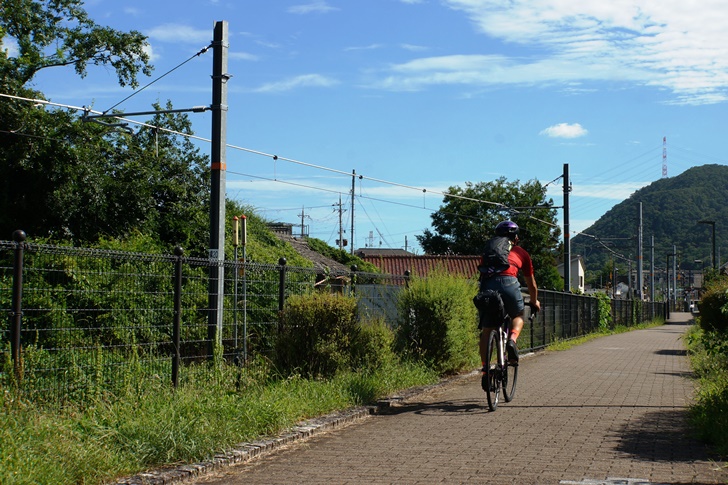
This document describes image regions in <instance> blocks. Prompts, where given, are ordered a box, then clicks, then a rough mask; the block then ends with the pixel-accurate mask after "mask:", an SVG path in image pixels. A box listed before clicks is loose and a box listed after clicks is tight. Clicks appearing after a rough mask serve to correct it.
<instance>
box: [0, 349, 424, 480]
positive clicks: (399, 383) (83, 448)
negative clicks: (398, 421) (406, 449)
mask: <svg viewBox="0 0 728 485" xmlns="http://www.w3.org/2000/svg"><path fill="white" fill-rule="evenodd" d="M195 371H196V372H199V373H200V374H201V375H205V374H209V368H207V365H206V364H201V365H199V368H198V369H196V370H191V372H195ZM223 374H225V375H227V376H229V378H228V379H227V380H219V381H217V382H213V383H211V382H210V381H209V380H206V379H204V378H200V379H189V380H187V381H186V383H185V385H183V386H181V387H180V388H178V389H177V390H176V391H173V390H172V389H171V388H169V387H168V386H167V385H165V384H163V383H161V382H160V381H159V380H158V379H145V380H144V381H143V382H139V383H137V384H138V385H135V386H133V387H132V386H129V387H128V388H127V389H126V390H125V391H123V392H120V393H118V394H117V395H115V396H113V397H111V396H109V397H106V398H105V397H103V396H102V397H99V398H98V399H97V400H96V401H95V402H93V403H92V404H91V405H88V406H86V407H84V408H73V407H68V408H64V409H62V410H58V408H46V409H43V408H40V409H39V408H38V407H37V405H36V404H33V405H30V404H28V403H26V402H23V401H19V400H17V399H14V398H13V397H12V394H11V393H10V392H5V393H4V395H2V396H1V397H0V400H1V401H0V405H1V406H2V411H1V412H0V443H2V447H0V477H2V483H3V484H6V485H15V484H31V483H33V484H37V483H49V484H50V483H53V484H77V483H79V484H96V483H102V482H103V481H108V480H111V479H112V478H114V477H119V476H125V475H131V474H134V473H137V472H140V471H143V470H145V469H148V468H151V467H154V466H159V465H162V464H168V463H175V462H196V461H202V460H205V459H208V458H210V457H211V456H212V455H213V454H215V453H217V452H220V451H223V450H226V449H230V448H232V447H234V446H235V445H236V444H239V443H241V442H245V441H249V440H252V439H255V438H258V437H260V436H265V435H271V434H275V433H277V432H280V431H282V430H283V429H285V428H287V427H290V426H292V425H294V424H295V423H297V422H299V421H301V420H303V419H306V418H310V417H313V416H319V415H322V414H325V413H328V412H331V411H334V410H337V409H343V408H347V407H351V406H354V405H360V404H363V403H368V402H372V400H374V399H376V398H379V397H383V396H385V395H387V394H390V393H392V392H394V391H396V390H399V389H403V388H406V387H410V386H416V385H422V384H427V383H432V382H435V381H436V379H437V375H436V373H434V372H433V371H432V370H428V369H427V368H425V367H424V366H422V365H417V364H413V363H399V362H397V361H390V362H387V363H384V364H383V365H382V366H380V367H379V368H378V369H376V370H372V371H368V372H358V373H356V372H348V371H347V372H341V373H339V374H337V375H336V376H335V377H334V378H332V379H331V380H328V381H324V380H310V379H304V378H302V377H300V376H293V377H288V378H285V379H282V378H278V377H277V376H276V375H275V373H274V372H273V371H272V370H271V369H270V367H269V366H268V365H266V364H265V363H262V362H258V363H255V364H252V365H251V366H250V367H248V368H238V367H234V366H230V367H229V368H226V369H224V372H223Z"/></svg>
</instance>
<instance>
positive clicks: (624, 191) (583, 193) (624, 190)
mask: <svg viewBox="0 0 728 485" xmlns="http://www.w3.org/2000/svg"><path fill="white" fill-rule="evenodd" d="M651 183H652V182H622V183H614V184H578V183H575V184H574V185H573V186H572V188H571V189H572V191H571V195H572V196H573V197H585V198H590V199H606V200H619V201H622V200H627V199H629V197H630V196H631V195H632V194H634V193H635V192H637V191H638V190H639V189H641V188H643V187H646V186H648V185H650V184H651Z"/></svg>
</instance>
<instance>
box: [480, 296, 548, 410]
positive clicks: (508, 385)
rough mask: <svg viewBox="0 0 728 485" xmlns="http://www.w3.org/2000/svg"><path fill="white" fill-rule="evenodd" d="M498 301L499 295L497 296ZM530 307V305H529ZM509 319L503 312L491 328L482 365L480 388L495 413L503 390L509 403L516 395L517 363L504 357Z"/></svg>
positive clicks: (531, 319) (532, 314)
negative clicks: (495, 325) (497, 323)
mask: <svg viewBox="0 0 728 485" xmlns="http://www.w3.org/2000/svg"><path fill="white" fill-rule="evenodd" d="M498 298H499V299H500V295H498ZM529 306H530V305H529ZM535 314H536V313H535V312H534V311H533V307H531V314H530V315H529V321H530V322H531V324H533V318H534V316H535ZM510 322H511V318H510V317H509V316H508V315H507V314H506V313H505V312H503V316H502V318H500V324H499V325H498V326H497V327H495V328H493V330H492V331H491V332H490V337H489V338H488V346H487V351H486V362H484V363H483V370H484V372H483V376H482V378H481V387H482V388H483V390H484V391H485V393H486V396H487V397H488V408H489V409H490V410H491V411H495V410H496V409H497V408H498V402H499V399H500V392H501V390H503V398H504V399H505V401H506V402H511V401H512V400H513V397H514V396H515V394H516V384H517V382H518V363H511V362H509V361H508V358H507V356H506V343H507V342H508V335H509V333H510Z"/></svg>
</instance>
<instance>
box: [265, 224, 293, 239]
mask: <svg viewBox="0 0 728 485" xmlns="http://www.w3.org/2000/svg"><path fill="white" fill-rule="evenodd" d="M266 225H267V226H268V229H270V230H271V231H272V232H273V233H275V234H278V235H281V236H293V224H288V223H286V222H269V223H268V224H266Z"/></svg>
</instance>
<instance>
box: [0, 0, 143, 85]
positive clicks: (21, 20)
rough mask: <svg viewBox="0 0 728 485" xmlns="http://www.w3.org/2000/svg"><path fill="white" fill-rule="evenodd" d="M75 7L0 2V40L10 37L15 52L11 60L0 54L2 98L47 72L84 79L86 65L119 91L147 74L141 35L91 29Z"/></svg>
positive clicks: (48, 0) (71, 2) (60, 2)
mask: <svg viewBox="0 0 728 485" xmlns="http://www.w3.org/2000/svg"><path fill="white" fill-rule="evenodd" d="M81 5H83V1H82V0H44V1H38V0H3V2H2V5H0V39H2V40H3V41H5V39H6V38H7V37H10V38H12V39H14V40H15V42H17V46H18V55H17V56H16V57H9V56H8V55H7V53H6V52H5V50H4V49H0V82H1V84H0V87H1V88H2V90H3V92H6V93H7V92H12V93H15V92H17V91H18V90H19V89H20V88H22V87H23V86H25V85H26V84H27V83H28V82H30V81H31V80H32V79H33V77H34V76H35V75H36V74H37V73H38V71H40V70H41V69H46V68H49V67H59V66H73V67H74V69H75V70H76V73H77V74H78V75H79V76H81V77H84V76H86V73H87V68H88V65H89V64H92V65H96V66H99V65H100V66H111V67H112V68H113V69H114V70H115V71H116V74H117V77H118V80H119V85H121V86H126V85H130V86H131V87H136V86H137V85H138V81H137V76H138V74H139V73H140V72H141V73H143V74H145V75H149V74H150V73H151V71H152V66H151V64H149V54H147V53H146V52H145V47H146V45H147V42H146V37H145V36H144V35H142V34H141V33H139V32H137V31H136V30H132V31H131V32H120V31H117V30H114V29H111V28H109V27H102V26H100V25H97V24H96V23H95V22H94V21H92V20H91V19H89V17H88V14H87V13H86V11H85V10H83V8H81Z"/></svg>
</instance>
